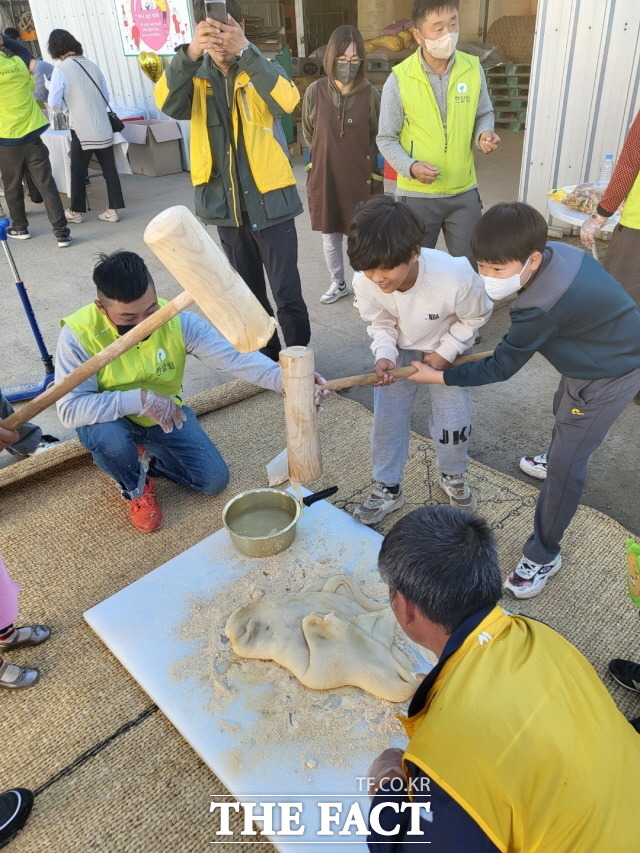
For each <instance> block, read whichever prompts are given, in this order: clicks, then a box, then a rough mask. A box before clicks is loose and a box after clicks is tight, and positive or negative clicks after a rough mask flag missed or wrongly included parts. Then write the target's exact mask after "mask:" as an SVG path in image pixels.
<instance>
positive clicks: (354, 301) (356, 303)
mask: <svg viewBox="0 0 640 853" xmlns="http://www.w3.org/2000/svg"><path fill="white" fill-rule="evenodd" d="M353 307H354V308H357V307H358V297H357V296H356V295H355V293H354V295H353Z"/></svg>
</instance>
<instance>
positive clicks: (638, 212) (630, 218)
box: [620, 173, 640, 230]
mask: <svg viewBox="0 0 640 853" xmlns="http://www.w3.org/2000/svg"><path fill="white" fill-rule="evenodd" d="M620 225H624V226H625V228H636V229H637V230H640V173H638V175H637V176H636V179H635V181H634V182H633V186H632V187H631V190H630V192H629V195H628V196H627V200H626V201H625V203H624V208H623V209H622V216H621V217H620Z"/></svg>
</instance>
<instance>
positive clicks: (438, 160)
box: [393, 48, 481, 195]
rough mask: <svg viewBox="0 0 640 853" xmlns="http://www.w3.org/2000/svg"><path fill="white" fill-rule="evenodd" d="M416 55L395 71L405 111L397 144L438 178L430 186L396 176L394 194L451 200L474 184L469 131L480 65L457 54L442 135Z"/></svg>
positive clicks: (435, 106)
mask: <svg viewBox="0 0 640 853" xmlns="http://www.w3.org/2000/svg"><path fill="white" fill-rule="evenodd" d="M420 50H421V48H418V50H416V51H415V53H413V54H412V55H411V56H410V57H409V58H408V59H405V60H404V62H401V63H400V64H399V65H396V66H395V68H394V69H393V73H394V74H395V75H396V77H397V78H398V85H399V87H400V97H401V98H402V107H403V110H404V123H403V125H402V130H401V131H400V137H399V141H400V144H401V145H402V147H403V148H404V150H405V151H406V152H407V154H408V155H409V156H410V157H414V158H415V159H416V160H421V161H422V160H424V161H426V162H427V163H432V164H433V165H434V166H437V167H438V168H439V169H440V172H441V174H440V176H439V177H438V178H437V179H436V180H435V181H434V182H433V183H432V184H422V183H420V181H417V180H416V179H415V178H405V177H403V176H402V175H398V189H399V190H400V191H402V190H412V191H413V192H419V193H426V194H428V193H447V194H451V195H455V194H457V193H462V192H465V191H466V190H468V189H471V187H472V186H474V185H475V184H476V169H475V163H474V159H473V145H474V141H475V140H474V134H473V130H474V127H475V123H476V114H477V112H478V101H479V99H480V84H481V77H480V61H479V60H478V57H477V56H470V55H469V54H467V53H461V52H460V51H459V50H457V51H456V57H455V60H454V62H453V67H452V69H451V74H450V76H449V87H448V90H447V129H446V132H445V129H444V126H443V124H442V116H441V115H440V108H439V107H438V102H437V101H436V97H435V95H434V93H433V89H432V88H431V84H430V83H429V79H428V77H427V74H426V71H425V70H424V68H423V66H422V60H421V58H420Z"/></svg>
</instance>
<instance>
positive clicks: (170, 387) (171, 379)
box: [61, 299, 187, 427]
mask: <svg viewBox="0 0 640 853" xmlns="http://www.w3.org/2000/svg"><path fill="white" fill-rule="evenodd" d="M166 302H167V300H166V299H158V305H160V306H162V305H166ZM61 324H62V325H65V324H66V325H67V326H69V328H70V329H71V330H72V331H73V332H74V333H75V335H76V336H77V338H78V340H79V341H80V343H81V344H82V346H83V347H84V348H85V350H86V351H87V354H88V355H89V357H90V358H91V357H92V356H94V355H97V354H98V353H99V352H101V351H102V350H103V349H105V347H108V346H109V344H112V343H113V342H114V341H116V340H118V338H119V337H120V335H119V334H118V332H117V330H116V329H115V328H114V326H113V325H112V324H111V323H110V322H109V320H108V319H107V318H106V317H105V316H104V314H102V313H101V312H100V311H99V310H98V308H97V306H96V305H95V304H94V303H93V302H92V303H91V304H90V305H85V307H84V308H80V310H79V311H76V312H75V314H71V315H70V316H69V317H65V318H64V319H63V320H62V321H61ZM186 355H187V351H186V348H185V345H184V339H183V337H182V326H181V324H180V317H179V316H178V317H173V318H172V319H171V320H169V322H168V323H165V324H164V326H161V327H160V328H159V329H157V330H156V331H155V332H154V333H153V334H152V335H150V336H149V337H148V338H147V339H146V341H140V343H139V344H137V345H136V346H135V347H132V348H131V349H130V350H128V351H127V352H125V353H123V354H122V355H121V356H119V357H118V358H117V359H116V360H115V361H112V362H111V363H110V364H107V365H106V366H105V367H103V368H101V369H100V370H99V371H98V373H97V374H96V379H97V380H98V388H99V390H100V391H131V390H134V389H138V388H139V389H144V390H146V391H154V392H155V393H156V394H163V395H164V396H165V397H172V398H173V399H174V400H175V402H176V403H177V404H178V405H179V406H181V405H182V398H181V396H180V392H181V389H182V379H183V377H184V364H185V358H186ZM127 417H128V418H129V420H131V421H133V422H134V423H136V424H140V425H141V426H146V427H150V426H156V423H155V421H152V420H151V419H150V418H145V417H143V416H142V415H127Z"/></svg>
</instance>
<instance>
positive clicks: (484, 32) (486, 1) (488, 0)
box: [482, 0, 491, 41]
mask: <svg viewBox="0 0 640 853" xmlns="http://www.w3.org/2000/svg"><path fill="white" fill-rule="evenodd" d="M490 3H491V0H484V24H483V25H482V41H486V40H487V30H488V29H489V4H490Z"/></svg>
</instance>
